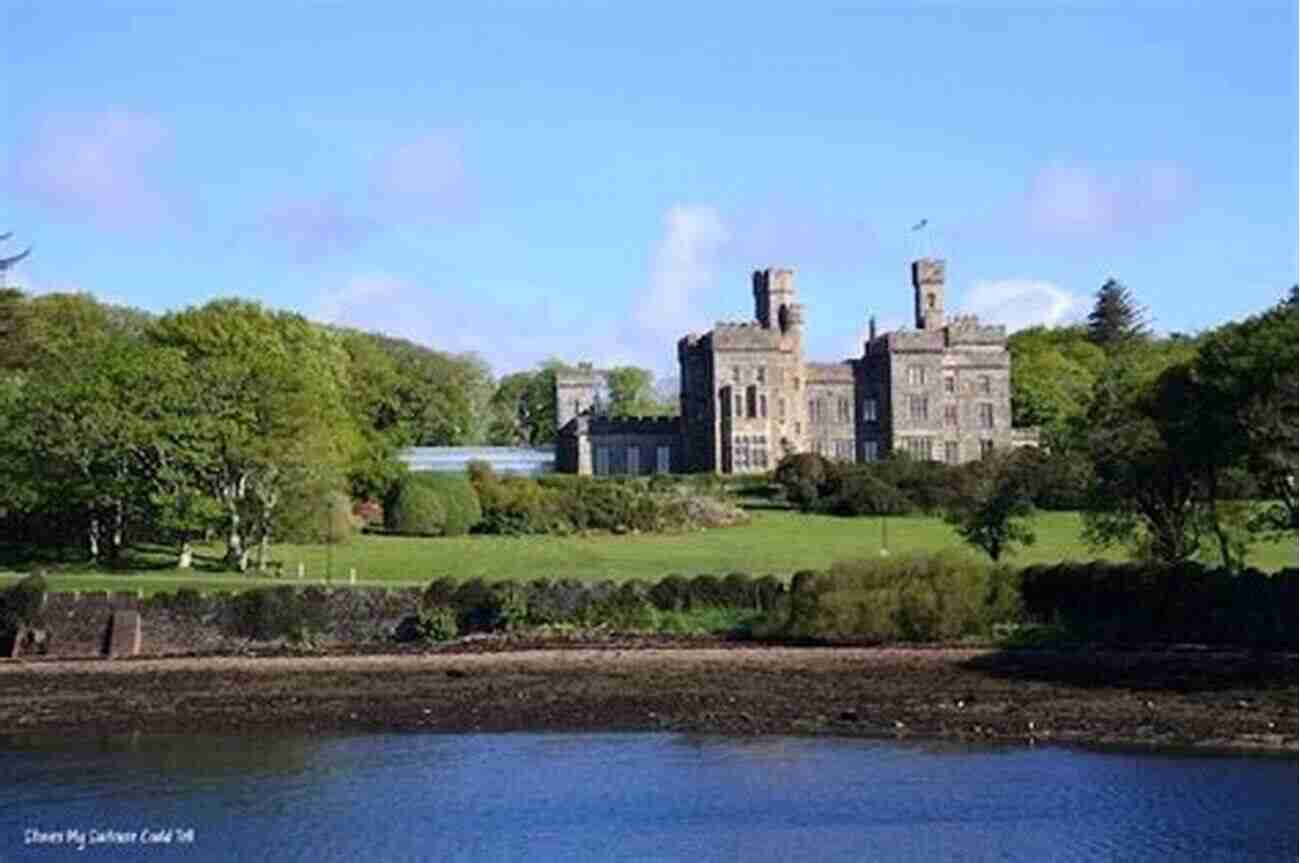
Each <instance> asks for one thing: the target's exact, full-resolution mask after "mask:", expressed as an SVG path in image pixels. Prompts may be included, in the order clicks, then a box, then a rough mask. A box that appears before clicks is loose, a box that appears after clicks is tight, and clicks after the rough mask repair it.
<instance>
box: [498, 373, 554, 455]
mask: <svg viewBox="0 0 1300 863" xmlns="http://www.w3.org/2000/svg"><path fill="white" fill-rule="evenodd" d="M566 368H568V366H566V365H565V364H564V363H563V362H561V361H560V360H557V359H550V360H547V361H546V362H544V363H542V364H541V366H540V367H539V368H538V369H537V371H533V372H515V373H514V374H509V375H506V376H505V377H503V378H502V379H501V380H500V382H499V383H498V384H497V388H496V392H494V393H493V394H492V399H491V400H490V402H489V406H490V409H491V411H492V423H491V426H490V432H489V440H490V441H491V442H492V443H496V444H501V445H509V446H541V445H543V444H548V443H552V442H554V441H555V436H556V432H557V429H556V427H555V426H556V414H555V375H556V372H558V371H562V370H564V369H566Z"/></svg>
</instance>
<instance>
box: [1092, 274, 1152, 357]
mask: <svg viewBox="0 0 1300 863" xmlns="http://www.w3.org/2000/svg"><path fill="white" fill-rule="evenodd" d="M1146 334H1147V328H1146V310H1145V309H1143V308H1142V307H1141V306H1139V305H1138V304H1137V303H1136V302H1135V301H1134V300H1133V297H1132V295H1131V294H1130V293H1129V289H1128V288H1126V287H1124V286H1123V285H1122V284H1120V283H1119V282H1118V281H1116V280H1115V279H1107V280H1106V283H1105V284H1104V285H1102V286H1101V289H1100V290H1098V291H1097V301H1096V303H1095V304H1094V305H1093V308H1092V312H1091V313H1089V315H1088V339H1089V340H1090V341H1091V342H1092V343H1093V344H1095V345H1097V346H1099V347H1101V348H1103V349H1105V350H1107V351H1111V350H1113V349H1114V348H1116V347H1118V346H1120V345H1123V344H1126V343H1128V342H1131V341H1133V340H1135V339H1140V338H1143V337H1144V336H1146Z"/></svg>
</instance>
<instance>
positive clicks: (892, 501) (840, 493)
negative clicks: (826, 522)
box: [817, 465, 913, 516]
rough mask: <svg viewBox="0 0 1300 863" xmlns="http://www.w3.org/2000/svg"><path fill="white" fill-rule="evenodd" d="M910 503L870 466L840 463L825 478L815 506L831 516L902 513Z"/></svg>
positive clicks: (909, 506) (906, 511)
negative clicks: (822, 491) (826, 478)
mask: <svg viewBox="0 0 1300 863" xmlns="http://www.w3.org/2000/svg"><path fill="white" fill-rule="evenodd" d="M912 508H913V506H912V502H911V501H910V500H909V499H908V498H907V497H906V496H905V495H904V494H902V493H901V492H900V491H899V490H898V489H897V488H895V487H894V486H891V485H889V484H887V483H885V482H883V481H882V480H880V479H879V478H878V477H877V476H876V475H875V472H874V471H873V470H872V468H871V467H870V466H869V465H841V466H839V467H838V469H837V470H836V471H835V473H834V474H833V475H832V476H831V477H829V478H828V480H827V482H826V484H825V494H824V496H822V497H820V498H819V499H818V501H817V509H818V510H820V511H821V512H827V513H830V514H832V515H846V516H854V515H903V514H906V513H908V512H910V511H911V510H912Z"/></svg>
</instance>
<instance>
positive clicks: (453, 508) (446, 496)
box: [403, 473, 483, 536]
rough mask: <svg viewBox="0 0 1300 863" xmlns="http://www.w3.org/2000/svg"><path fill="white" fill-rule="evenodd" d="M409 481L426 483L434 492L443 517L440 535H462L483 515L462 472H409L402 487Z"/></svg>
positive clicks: (475, 524)
mask: <svg viewBox="0 0 1300 863" xmlns="http://www.w3.org/2000/svg"><path fill="white" fill-rule="evenodd" d="M410 484H415V485H423V486H426V487H427V488H429V489H431V490H432V491H433V492H434V493H435V494H436V495H437V497H438V500H439V501H440V503H441V504H442V509H443V512H444V513H445V516H446V518H445V521H444V522H443V526H442V534H443V536H464V535H465V534H467V533H469V532H470V531H471V530H473V529H474V528H475V527H476V526H477V525H478V523H479V521H480V520H481V519H482V517H483V510H482V507H480V505H479V499H478V493H477V492H476V491H475V490H474V486H472V485H471V484H470V481H469V478H468V477H467V476H465V475H464V474H460V473H412V474H410V475H409V476H408V477H407V478H406V480H405V481H404V485H403V488H405V487H406V485H410Z"/></svg>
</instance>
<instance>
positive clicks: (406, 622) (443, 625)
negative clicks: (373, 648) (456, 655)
mask: <svg viewBox="0 0 1300 863" xmlns="http://www.w3.org/2000/svg"><path fill="white" fill-rule="evenodd" d="M459 634H460V630H459V629H458V628H457V626H456V612H455V611H453V610H452V609H451V608H448V607H447V606H445V605H432V606H428V607H425V608H421V609H420V613H419V614H412V615H408V616H407V617H404V618H402V622H401V623H399V624H398V625H397V630H396V632H394V633H393V638H394V639H395V640H396V641H399V642H403V643H411V642H420V643H424V644H436V643H438V642H442V641H451V640H452V639H454V638H455V637H456V636H457V635H459Z"/></svg>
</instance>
